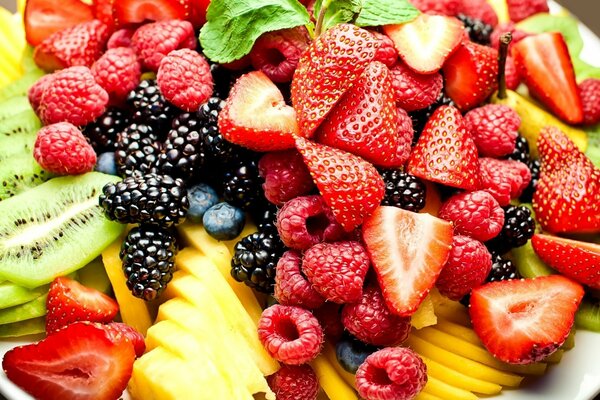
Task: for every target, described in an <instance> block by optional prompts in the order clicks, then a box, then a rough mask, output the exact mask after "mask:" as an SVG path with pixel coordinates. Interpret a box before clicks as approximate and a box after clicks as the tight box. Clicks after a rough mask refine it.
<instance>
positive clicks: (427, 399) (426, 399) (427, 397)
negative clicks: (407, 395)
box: [415, 392, 444, 400]
mask: <svg viewBox="0 0 600 400" xmlns="http://www.w3.org/2000/svg"><path fill="white" fill-rule="evenodd" d="M415 400H444V399H442V398H441V397H437V396H435V395H433V394H429V393H426V392H421V393H419V394H418V395H417V397H415Z"/></svg>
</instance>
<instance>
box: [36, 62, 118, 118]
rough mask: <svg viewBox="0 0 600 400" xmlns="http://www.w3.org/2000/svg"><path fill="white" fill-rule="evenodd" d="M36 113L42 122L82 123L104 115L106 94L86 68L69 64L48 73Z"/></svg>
mask: <svg viewBox="0 0 600 400" xmlns="http://www.w3.org/2000/svg"><path fill="white" fill-rule="evenodd" d="M51 79H52V84H51V85H48V86H47V87H46V89H45V90H44V92H43V95H42V99H41V102H40V105H39V107H38V113H39V115H40V119H41V120H42V121H43V122H44V124H46V125H48V124H53V123H56V122H70V123H72V124H73V125H77V126H83V125H87V124H89V123H90V122H92V121H94V120H95V119H96V118H98V117H99V116H101V115H102V114H104V111H105V110H106V105H107V104H108V93H106V90H104V89H103V88H102V86H100V85H98V84H97V83H96V80H95V79H94V75H92V72H91V71H90V69H89V68H88V67H70V68H66V69H63V70H60V71H58V72H55V73H54V74H52V78H51Z"/></svg>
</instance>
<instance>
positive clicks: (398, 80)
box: [390, 62, 444, 111]
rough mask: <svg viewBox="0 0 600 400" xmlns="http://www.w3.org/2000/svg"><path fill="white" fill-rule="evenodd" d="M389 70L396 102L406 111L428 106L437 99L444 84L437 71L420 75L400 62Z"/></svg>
mask: <svg viewBox="0 0 600 400" xmlns="http://www.w3.org/2000/svg"><path fill="white" fill-rule="evenodd" d="M390 72H391V75H392V86H393V88H394V97H395V99H396V103H397V104H398V106H399V107H401V108H403V109H404V110H406V111H415V110H421V109H423V108H426V107H429V106H430V105H432V104H433V103H435V101H436V100H437V99H438V97H439V96H440V93H441V92H442V88H443V86H444V79H443V78H442V75H441V74H440V73H439V72H436V73H435V74H431V75H421V74H418V73H416V72H414V71H413V70H411V69H410V68H408V66H406V64H404V63H402V62H398V63H396V64H395V65H394V66H393V67H392V68H391V69H390Z"/></svg>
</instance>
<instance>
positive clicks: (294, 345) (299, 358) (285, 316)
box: [258, 304, 323, 365]
mask: <svg viewBox="0 0 600 400" xmlns="http://www.w3.org/2000/svg"><path fill="white" fill-rule="evenodd" d="M258 338H259V339H260V341H261V343H262V344H263V346H265V349H266V350H267V352H268V353H269V354H270V355H271V356H272V357H273V358H275V359H276V360H278V361H281V362H282V363H285V364H291V365H300V364H304V363H307V362H309V361H312V360H314V359H315V358H316V357H317V356H318V355H319V353H320V352H321V348H322V347H323V329H322V328H321V325H319V321H318V320H317V318H315V316H314V315H312V313H311V312H310V311H308V310H305V309H303V308H300V307H293V306H282V305H279V304H275V305H274V306H271V307H269V308H267V309H266V310H264V311H263V313H262V315H261V316H260V319H259V320H258Z"/></svg>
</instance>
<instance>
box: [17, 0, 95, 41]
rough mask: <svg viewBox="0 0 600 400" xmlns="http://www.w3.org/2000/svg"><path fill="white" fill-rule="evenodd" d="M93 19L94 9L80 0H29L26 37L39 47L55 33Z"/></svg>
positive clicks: (27, 4) (26, 14)
mask: <svg viewBox="0 0 600 400" xmlns="http://www.w3.org/2000/svg"><path fill="white" fill-rule="evenodd" d="M93 18H94V14H93V13H92V8H91V7H90V6H89V5H88V4H85V3H84V2H82V1H79V0H27V3H26V5H25V16H24V23H25V37H26V39H27V43H29V44H30V45H32V46H37V45H38V44H40V43H41V42H42V41H43V40H44V39H46V38H47V37H48V36H50V35H52V34H53V33H55V32H58V31H60V30H63V29H66V28H70V27H71V26H74V25H77V24H79V23H81V22H85V21H90V20H92V19H93Z"/></svg>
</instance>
